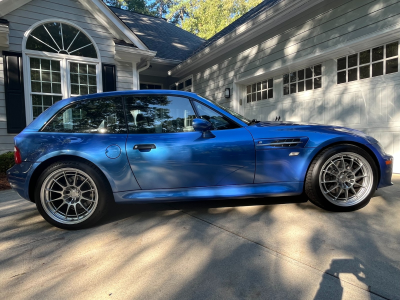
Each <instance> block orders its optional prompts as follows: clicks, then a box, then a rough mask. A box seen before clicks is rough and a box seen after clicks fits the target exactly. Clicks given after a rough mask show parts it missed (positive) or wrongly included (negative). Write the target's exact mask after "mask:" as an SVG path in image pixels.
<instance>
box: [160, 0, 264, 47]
mask: <svg viewBox="0 0 400 300" xmlns="http://www.w3.org/2000/svg"><path fill="white" fill-rule="evenodd" d="M158 1H163V0H158ZM261 1H262V0H180V1H176V2H175V3H174V5H172V6H170V7H169V13H168V14H167V15H166V17H167V19H168V20H170V21H173V20H175V22H176V23H177V24H178V26H180V27H181V28H182V29H185V30H187V31H189V32H191V33H193V34H196V35H197V36H199V37H201V38H204V39H209V38H210V37H212V36H213V35H215V34H216V33H217V32H219V31H221V30H222V29H224V28H225V27H226V26H228V25H229V24H231V23H232V22H233V21H235V20H236V19H238V18H239V17H241V16H242V15H243V14H245V13H246V12H248V11H249V10H250V9H251V8H253V7H255V6H256V5H258V4H259V3H260V2H261Z"/></svg>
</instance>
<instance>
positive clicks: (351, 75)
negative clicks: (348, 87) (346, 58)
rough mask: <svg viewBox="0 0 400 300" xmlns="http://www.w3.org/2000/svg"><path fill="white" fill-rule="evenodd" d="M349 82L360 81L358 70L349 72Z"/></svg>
mask: <svg viewBox="0 0 400 300" xmlns="http://www.w3.org/2000/svg"><path fill="white" fill-rule="evenodd" d="M347 78H348V79H347V80H348V81H349V82H350V81H354V80H357V79H358V76H357V68H354V69H350V70H348V71H347Z"/></svg>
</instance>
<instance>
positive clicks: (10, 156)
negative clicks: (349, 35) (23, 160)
mask: <svg viewBox="0 0 400 300" xmlns="http://www.w3.org/2000/svg"><path fill="white" fill-rule="evenodd" d="M13 165H14V153H13V152H6V153H3V154H0V174H1V173H4V174H5V173H6V171H7V170H8V169H9V168H11V167H12V166H13Z"/></svg>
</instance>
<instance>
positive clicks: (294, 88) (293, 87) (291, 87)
mask: <svg viewBox="0 0 400 300" xmlns="http://www.w3.org/2000/svg"><path fill="white" fill-rule="evenodd" d="M296 91H297V90H296V84H295V83H291V84H290V93H291V94H295V93H296Z"/></svg>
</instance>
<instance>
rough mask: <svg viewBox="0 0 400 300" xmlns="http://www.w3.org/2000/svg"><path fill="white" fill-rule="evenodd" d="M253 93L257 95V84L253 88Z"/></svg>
mask: <svg viewBox="0 0 400 300" xmlns="http://www.w3.org/2000/svg"><path fill="white" fill-rule="evenodd" d="M251 91H252V92H253V93H255V92H256V91H257V84H255V83H254V84H253V85H252V86H251Z"/></svg>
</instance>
